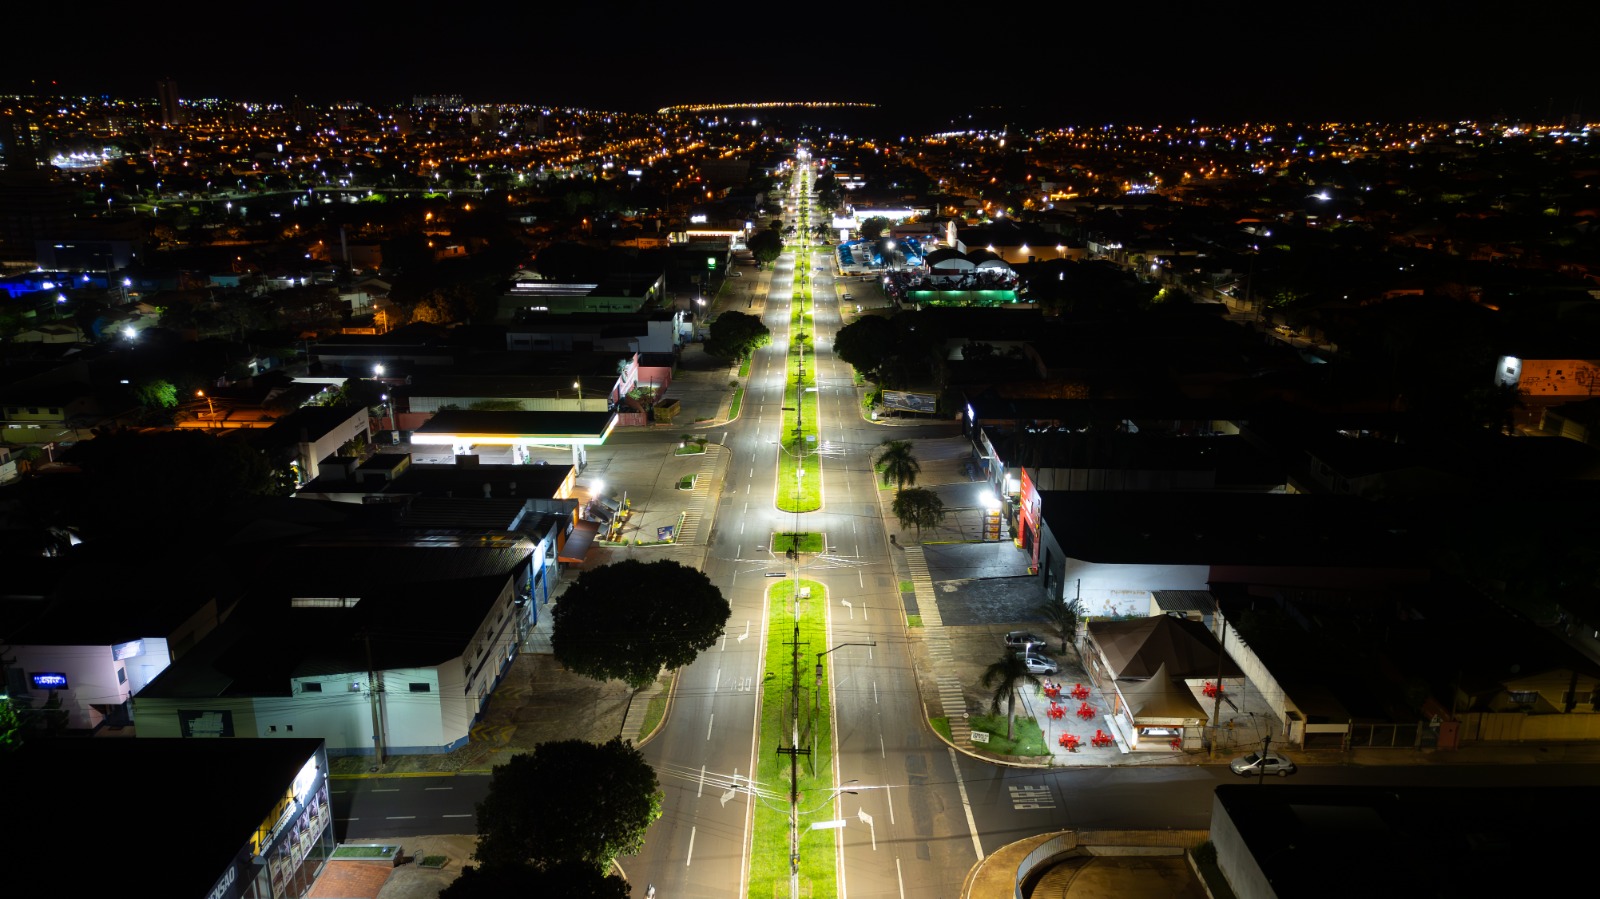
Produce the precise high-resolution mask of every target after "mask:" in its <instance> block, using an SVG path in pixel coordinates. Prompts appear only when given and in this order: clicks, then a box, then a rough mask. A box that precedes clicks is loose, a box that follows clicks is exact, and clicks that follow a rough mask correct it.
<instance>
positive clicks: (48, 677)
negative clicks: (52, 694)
mask: <svg viewBox="0 0 1600 899" xmlns="http://www.w3.org/2000/svg"><path fill="white" fill-rule="evenodd" d="M28 676H29V677H30V678H32V679H33V685H34V686H35V687H38V688H39V689H41V690H66V689H69V687H68V684H67V676H66V675H65V674H62V673H61V672H59V671H38V672H34V673H33V674H30V675H28Z"/></svg>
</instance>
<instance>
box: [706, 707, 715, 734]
mask: <svg viewBox="0 0 1600 899" xmlns="http://www.w3.org/2000/svg"><path fill="white" fill-rule="evenodd" d="M716 722H717V716H716V713H712V715H711V718H710V720H708V721H706V739H707V740H710V739H711V725H713V724H715V723H716Z"/></svg>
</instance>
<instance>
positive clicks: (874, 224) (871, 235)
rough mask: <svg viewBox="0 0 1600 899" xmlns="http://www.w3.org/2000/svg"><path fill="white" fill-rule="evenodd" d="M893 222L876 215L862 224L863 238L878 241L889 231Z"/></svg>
mask: <svg viewBox="0 0 1600 899" xmlns="http://www.w3.org/2000/svg"><path fill="white" fill-rule="evenodd" d="M890 224H891V222H890V221H889V220H888V219H886V218H884V217H883V216H881V215H874V216H870V217H868V218H866V219H864V220H863V221H862V222H861V228H860V230H861V236H862V238H864V239H866V240H877V239H878V238H880V237H882V236H883V232H885V231H887V230H889V225H890Z"/></svg>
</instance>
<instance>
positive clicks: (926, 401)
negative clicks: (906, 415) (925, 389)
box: [883, 390, 939, 415]
mask: <svg viewBox="0 0 1600 899" xmlns="http://www.w3.org/2000/svg"><path fill="white" fill-rule="evenodd" d="M883 404H884V405H885V406H887V407H889V408H890V409H903V410H905V411H908V412H924V413H927V414H930V415H931V414H933V413H935V412H938V411H939V398H938V397H937V396H935V395H934V394H931V393H908V392H905V391H901V390H885V391H883Z"/></svg>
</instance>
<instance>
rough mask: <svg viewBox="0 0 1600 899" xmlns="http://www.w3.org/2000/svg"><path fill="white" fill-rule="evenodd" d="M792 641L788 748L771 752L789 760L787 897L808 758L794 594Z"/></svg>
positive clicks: (795, 886) (796, 891) (795, 878)
mask: <svg viewBox="0 0 1600 899" xmlns="http://www.w3.org/2000/svg"><path fill="white" fill-rule="evenodd" d="M794 601H795V622H794V640H793V641H792V642H790V643H786V644H784V645H786V646H789V647H792V649H793V651H792V653H791V657H792V660H791V662H790V675H789V677H790V683H789V709H790V730H789V747H788V748H787V749H785V748H784V747H782V746H779V747H778V748H777V749H776V750H774V751H775V752H777V754H778V755H786V756H788V757H789V896H790V899H799V896H800V756H802V755H804V756H810V755H811V750H809V749H801V748H800V647H801V646H803V645H805V644H802V643H801V642H800V595H799V594H798V593H796V594H795V599H794Z"/></svg>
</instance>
